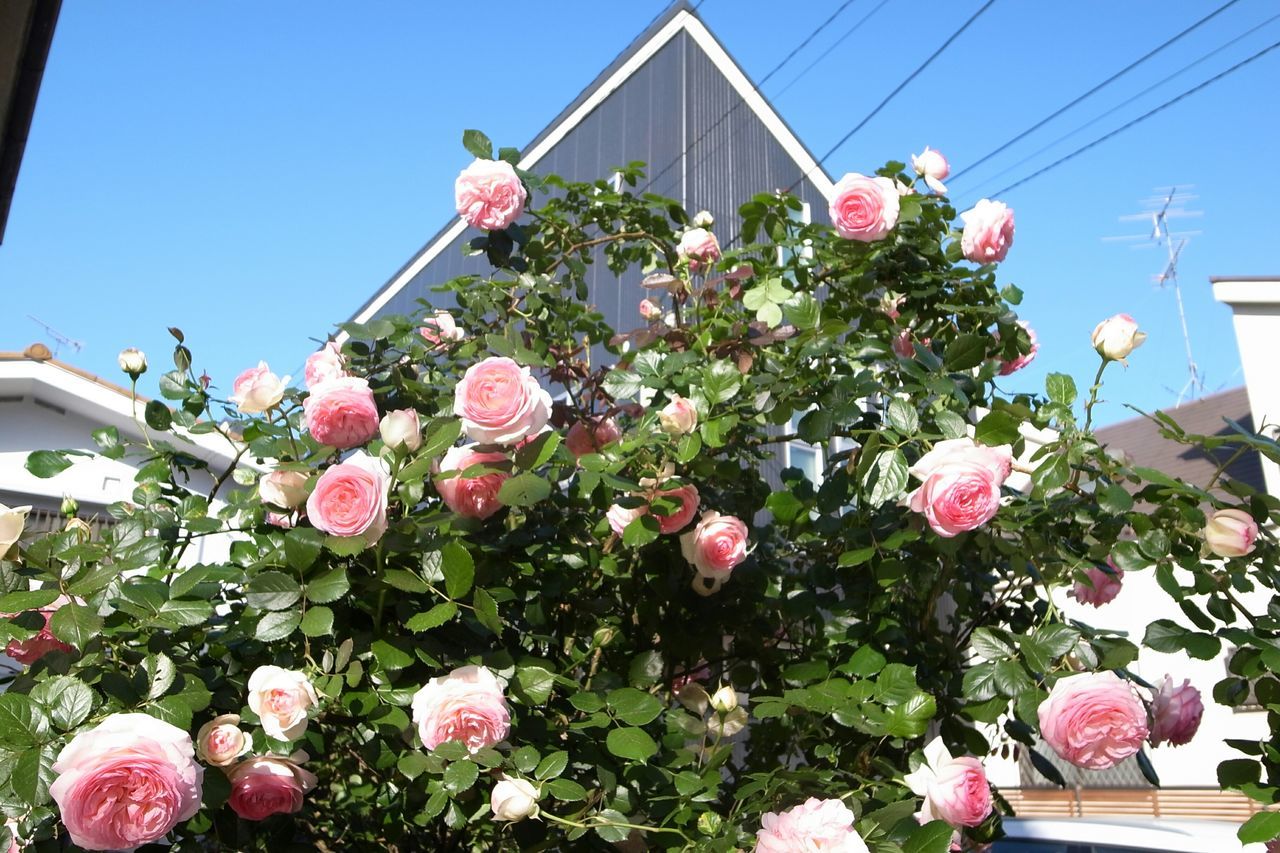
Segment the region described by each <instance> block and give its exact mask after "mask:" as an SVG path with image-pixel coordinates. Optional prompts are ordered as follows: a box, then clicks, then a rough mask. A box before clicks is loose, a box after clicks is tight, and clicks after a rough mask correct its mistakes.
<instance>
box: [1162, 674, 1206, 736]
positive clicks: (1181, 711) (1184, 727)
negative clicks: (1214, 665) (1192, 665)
mask: <svg viewBox="0 0 1280 853" xmlns="http://www.w3.org/2000/svg"><path fill="white" fill-rule="evenodd" d="M1203 716H1204V703H1203V702H1202V701H1201V700H1200V691H1199V690H1197V689H1195V688H1194V687H1192V686H1191V681H1190V680H1189V679H1185V678H1184V679H1183V680H1182V684H1174V681H1173V678H1172V677H1170V676H1168V675H1166V676H1165V677H1164V680H1163V681H1161V682H1160V687H1159V689H1158V690H1156V691H1155V693H1154V694H1153V695H1152V696H1151V738H1150V740H1151V745H1152V746H1159V745H1160V744H1162V743H1168V744H1169V745H1170V746H1182V745H1183V744H1185V743H1189V742H1190V741H1191V738H1193V737H1195V734H1196V730H1197V729H1199V728H1200V718H1201V717H1203Z"/></svg>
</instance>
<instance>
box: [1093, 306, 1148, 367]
mask: <svg viewBox="0 0 1280 853" xmlns="http://www.w3.org/2000/svg"><path fill="white" fill-rule="evenodd" d="M1090 339H1091V341H1092V342H1093V348H1094V349H1095V350H1097V351H1098V355H1100V356H1102V357H1103V358H1106V359H1110V360H1112V361H1118V362H1120V363H1121V364H1127V362H1126V361H1125V359H1126V358H1128V357H1129V354H1130V353H1131V352H1133V351H1134V350H1136V349H1137V348H1138V347H1140V346H1142V342H1143V341H1145V340H1146V339H1147V333H1146V332H1140V331H1138V321H1137V320H1135V319H1133V318H1132V317H1130V316H1129V315H1128V314H1116V315H1115V316H1114V317H1108V318H1107V319H1105V320H1103V321H1102V322H1101V323H1099V324H1098V325H1097V326H1094V328H1093V335H1092V336H1091V338H1090Z"/></svg>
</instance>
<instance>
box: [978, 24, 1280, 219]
mask: <svg viewBox="0 0 1280 853" xmlns="http://www.w3.org/2000/svg"><path fill="white" fill-rule="evenodd" d="M1276 48H1280V41H1278V42H1275V43H1274V44H1272V45H1270V46H1268V47H1264V48H1263V49H1262V50H1260V51H1258V52H1257V53H1255V54H1253V55H1252V56H1250V57H1248V58H1247V59H1243V60H1241V61H1240V62H1237V63H1236V64H1235V65H1233V66H1231V67H1230V68H1228V69H1227V70H1225V71H1222V72H1220V73H1218V74H1215V75H1214V76H1212V77H1210V78H1209V79H1208V80H1205V81H1204V82H1203V83H1200V84H1198V85H1196V86H1193V87H1191V88H1190V89H1187V90H1186V91H1185V92H1183V93H1182V94H1180V95H1178V96H1177V97H1174V98H1171V99H1169V100H1167V101H1165V102H1164V103H1163V104H1161V105H1160V106H1158V107H1156V108H1155V109H1152V110H1149V111H1147V112H1145V113H1143V114H1142V115H1140V116H1138V117H1137V118H1135V119H1133V120H1132V121H1129V122H1126V123H1125V124H1122V125H1121V126H1120V127H1117V128H1116V129H1115V130H1113V131H1111V132H1109V133H1106V134H1104V135H1102V136H1100V137H1098V138H1097V139H1095V140H1093V141H1092V142H1090V143H1088V144H1087V145H1082V146H1080V147H1079V148H1077V149H1076V150H1075V151H1072V152H1071V153H1070V154H1067V155H1066V156H1064V157H1059V158H1058V159H1057V160H1055V161H1053V162H1052V163H1050V164H1049V165H1047V166H1045V167H1044V168H1042V169H1038V170H1037V171H1035V172H1032V173H1031V174H1030V175H1027V176H1026V177H1025V178H1022V179H1021V180H1018V181H1014V182H1013V183H1012V184H1009V185H1008V186H1007V187H1004V188H1003V189H1000V190H997V191H996V192H995V193H992V195H1004V194H1005V193H1007V192H1009V191H1010V190H1012V189H1014V188H1016V187H1020V186H1022V185H1023V184H1025V183H1027V182H1028V181H1031V180H1033V179H1035V178H1038V177H1040V176H1041V175H1043V174H1044V173H1046V172H1049V171H1051V170H1053V169H1056V168H1057V167H1058V166H1061V165H1062V164H1063V163H1066V162H1067V161H1068V160H1072V159H1075V158H1076V157H1078V156H1079V155H1081V154H1083V153H1085V152H1086V151H1088V150H1090V149H1091V148H1096V147H1097V146H1099V145H1101V144H1102V143H1104V142H1106V141H1107V140H1108V139H1111V138H1113V137H1115V136H1117V135H1118V134H1120V133H1123V132H1124V131H1126V130H1128V129H1129V128H1131V127H1133V126H1134V125H1137V124H1140V123H1142V122H1144V121H1146V120H1147V119H1149V118H1151V117H1152V116H1154V115H1156V114H1157V113H1160V112H1163V111H1164V110H1166V109H1168V108H1169V107H1172V106H1173V105H1174V104H1176V103H1178V102H1179V101H1181V100H1183V99H1185V98H1188V97H1190V96H1191V95H1194V94H1195V93H1196V92H1199V91H1200V90H1202V89H1204V88H1206V87H1207V86H1210V85H1212V84H1214V83H1216V82H1218V81H1219V80H1221V79H1222V78H1224V77H1226V76H1228V75H1229V74H1233V73H1235V72H1236V71H1239V70H1240V69H1241V68H1244V67H1245V66H1246V65H1248V64H1249V63H1251V62H1254V61H1256V60H1258V59H1261V58H1262V57H1263V56H1265V55H1266V54H1268V53H1270V52H1271V51H1273V50H1275V49H1276Z"/></svg>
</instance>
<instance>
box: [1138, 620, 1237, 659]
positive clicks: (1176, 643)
mask: <svg viewBox="0 0 1280 853" xmlns="http://www.w3.org/2000/svg"><path fill="white" fill-rule="evenodd" d="M1142 644H1143V645H1144V646H1146V647H1147V648H1151V649H1155V650H1156V651H1157V652H1166V653H1169V652H1178V651H1185V652H1186V653H1187V654H1189V655H1191V656H1192V657H1193V658H1199V659H1200V660H1213V659H1214V658H1215V657H1217V656H1218V653H1219V652H1220V651H1222V641H1221V640H1219V639H1218V638H1217V637H1215V636H1213V635H1212V634H1205V633H1201V632H1199V631H1190V630H1188V629H1186V628H1183V627H1182V626H1181V625H1179V624H1177V623H1176V622H1173V621H1171V620H1169V619H1157V620H1156V621H1155V622H1152V623H1151V624H1149V625H1148V626H1147V633H1146V635H1145V636H1144V637H1143V638H1142Z"/></svg>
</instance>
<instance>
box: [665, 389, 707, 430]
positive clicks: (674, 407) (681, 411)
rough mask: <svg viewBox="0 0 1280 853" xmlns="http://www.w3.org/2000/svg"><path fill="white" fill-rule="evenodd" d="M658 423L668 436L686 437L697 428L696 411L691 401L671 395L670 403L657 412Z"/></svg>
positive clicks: (677, 395)
mask: <svg viewBox="0 0 1280 853" xmlns="http://www.w3.org/2000/svg"><path fill="white" fill-rule="evenodd" d="M658 422H659V423H661V424H662V431H663V432H665V433H667V434H668V435H687V434H688V433H691V432H693V431H694V430H695V429H697V427H698V410H697V409H696V408H694V405H693V401H692V400H690V399H688V398H686V397H681V396H680V395H679V394H672V395H671V402H669V403H667V404H666V405H665V406H663V407H662V411H660V412H658Z"/></svg>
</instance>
